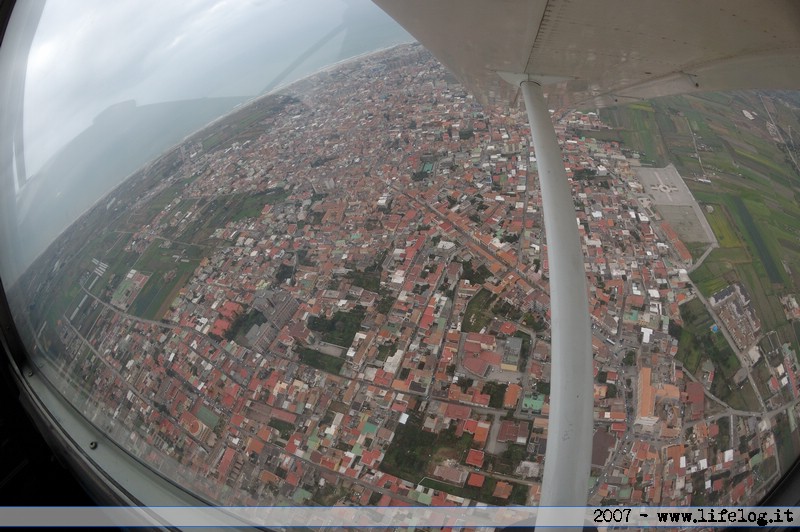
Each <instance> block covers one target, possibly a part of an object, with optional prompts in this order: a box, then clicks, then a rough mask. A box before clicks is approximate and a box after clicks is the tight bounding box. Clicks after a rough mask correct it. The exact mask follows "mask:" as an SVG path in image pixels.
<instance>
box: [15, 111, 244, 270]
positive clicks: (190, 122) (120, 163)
mask: <svg viewBox="0 0 800 532" xmlns="http://www.w3.org/2000/svg"><path fill="white" fill-rule="evenodd" d="M245 100H246V98H244V97H237V98H202V99H196V100H182V101H177V102H165V103H158V104H151V105H143V106H137V105H136V102H134V101H126V102H121V103H118V104H115V105H112V106H111V107H109V108H108V109H106V110H105V111H103V112H102V113H100V114H99V115H98V116H97V117H96V118H95V121H94V123H93V124H92V125H91V126H90V127H89V128H87V129H86V130H84V131H83V132H82V133H81V134H79V135H78V136H77V137H75V138H74V139H73V140H72V141H71V142H69V144H67V145H66V146H65V147H64V148H63V149H61V150H60V151H59V152H58V153H57V154H56V155H55V156H53V158H52V159H50V160H49V161H48V162H47V163H46V164H45V166H44V167H43V168H42V170H41V171H40V172H39V173H38V174H37V175H35V176H33V178H32V179H31V180H30V181H29V182H28V184H27V185H26V186H25V187H24V189H23V190H22V197H21V198H20V201H19V202H18V206H19V212H18V219H20V220H21V222H20V234H21V235H22V236H23V241H24V242H25V249H21V250H20V254H21V256H20V257H19V258H20V259H21V260H22V262H23V264H26V265H27V264H29V263H30V262H31V261H32V260H33V259H34V258H35V257H36V256H38V255H39V254H40V253H41V252H42V251H44V249H45V248H46V247H47V246H48V245H49V244H50V242H52V241H53V240H54V239H55V237H56V236H57V235H58V234H60V233H61V232H62V231H63V230H64V229H65V228H66V227H68V226H69V225H70V224H71V223H72V222H74V221H75V220H76V219H77V218H78V216H80V214H81V213H82V212H84V211H85V210H86V209H88V208H89V207H90V206H92V205H93V204H94V203H95V202H96V201H97V200H99V199H100V198H102V197H103V196H105V195H106V194H107V193H108V192H109V191H111V190H112V189H113V188H114V187H115V186H117V185H118V184H120V183H121V182H122V181H124V179H125V178H126V177H127V176H129V175H130V174H132V173H133V172H135V171H136V170H138V169H139V168H141V167H142V166H144V165H145V164H146V163H148V162H149V161H151V160H152V159H154V158H155V157H157V156H158V155H159V154H160V153H162V152H164V151H165V150H166V149H167V148H169V147H171V146H173V145H175V144H177V143H178V142H180V141H181V140H182V139H183V138H184V137H186V136H187V135H189V134H190V133H192V132H194V131H196V130H198V129H200V128H201V127H203V126H204V125H205V124H207V123H208V122H210V121H212V120H214V119H216V118H218V117H220V116H222V115H225V114H227V113H228V112H230V111H231V110H232V109H233V108H234V107H235V106H236V105H238V104H240V103H242V102H243V101H245Z"/></svg>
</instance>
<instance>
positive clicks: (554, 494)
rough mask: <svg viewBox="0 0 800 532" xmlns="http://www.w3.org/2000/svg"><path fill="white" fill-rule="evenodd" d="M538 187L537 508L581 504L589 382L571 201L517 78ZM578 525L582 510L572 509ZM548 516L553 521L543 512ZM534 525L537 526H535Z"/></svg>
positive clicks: (538, 112)
mask: <svg viewBox="0 0 800 532" xmlns="http://www.w3.org/2000/svg"><path fill="white" fill-rule="evenodd" d="M520 88H521V90H522V94H523V97H524V98H525V108H526V110H527V112H528V120H529V122H530V126H531V136H532V137H533V146H534V149H535V150H536V160H537V166H538V171H539V182H540V186H541V191H542V209H543V211H544V228H545V234H546V235H547V260H548V262H549V272H550V273H549V275H550V313H551V330H552V373H551V380H550V421H549V427H548V431H547V433H548V436H547V452H546V454H545V464H544V477H543V480H542V498H541V501H540V502H539V505H540V507H541V508H540V510H539V512H540V513H539V515H543V514H545V513H546V512H547V509H546V508H544V507H546V506H585V505H586V500H587V493H588V488H589V486H588V480H589V474H590V469H591V453H592V435H593V420H592V417H593V416H592V409H593V408H594V389H593V378H592V342H591V327H590V324H589V300H588V297H587V290H586V274H585V273H584V266H583V251H582V250H581V242H580V236H579V234H578V227H577V222H576V219H575V205H574V203H573V200H572V192H571V190H570V187H569V183H568V182H567V174H566V172H565V171H564V162H563V160H562V158H561V149H560V148H559V147H558V141H557V139H556V132H555V129H554V128H553V122H552V121H551V119H550V113H549V112H548V110H547V105H546V103H545V99H544V95H543V93H542V87H541V85H540V84H539V83H537V82H535V81H530V80H527V79H526V80H523V81H522V82H521V83H520ZM574 517H575V519H576V522H575V523H565V524H570V525H574V526H583V512H575V516H574ZM548 522H556V521H555V518H554V517H553V518H548ZM537 530H538V529H537Z"/></svg>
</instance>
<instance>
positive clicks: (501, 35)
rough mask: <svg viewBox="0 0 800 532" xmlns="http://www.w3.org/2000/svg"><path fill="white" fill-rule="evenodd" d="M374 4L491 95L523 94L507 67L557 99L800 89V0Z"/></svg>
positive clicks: (589, 101) (575, 102) (588, 102)
mask: <svg viewBox="0 0 800 532" xmlns="http://www.w3.org/2000/svg"><path fill="white" fill-rule="evenodd" d="M374 2H375V3H376V4H378V5H379V6H380V7H381V8H382V9H383V10H384V11H386V13H388V14H389V15H390V16H391V17H392V18H394V19H395V20H396V21H397V22H399V23H400V24H401V25H402V26H403V27H404V28H405V29H406V30H407V31H408V32H409V33H411V34H412V35H413V36H414V37H415V38H416V39H417V40H418V41H419V42H420V43H422V44H423V45H424V46H425V47H426V48H427V49H428V50H430V51H431V52H432V53H433V54H434V55H435V56H436V57H437V58H438V59H439V60H440V61H441V62H442V63H444V64H445V65H446V66H447V67H448V68H449V69H450V70H452V72H453V73H454V74H455V75H456V76H457V77H458V78H460V80H461V81H462V82H463V83H465V84H466V86H467V87H468V88H469V89H470V91H471V92H473V94H475V95H476V96H477V97H478V98H479V99H481V100H483V101H484V102H485V101H486V100H487V99H489V98H491V97H493V96H496V97H504V98H507V99H512V98H515V97H516V95H515V94H514V90H515V89H514V88H513V87H510V86H507V84H505V83H504V82H503V81H502V80H501V79H500V77H499V76H498V75H497V73H498V72H513V73H526V74H530V75H533V76H536V77H538V78H540V79H543V81H544V83H543V85H544V86H545V91H546V92H547V93H548V103H549V105H550V106H551V107H566V106H569V107H573V108H574V107H581V106H591V107H603V106H608V105H614V104H615V103H626V102H630V101H634V100H636V99H646V98H653V97H657V96H666V95H670V94H679V93H689V92H696V91H718V90H733V89H756V88H772V89H798V88H800V2H795V1H793V0H761V1H758V2H753V1H751V0H704V1H702V2H697V1H694V0H675V1H669V2H664V1H663V0H637V1H634V2H631V1H626V0H603V1H599V2H598V1H592V0H494V1H486V0H374ZM554 98H557V99H556V100H554Z"/></svg>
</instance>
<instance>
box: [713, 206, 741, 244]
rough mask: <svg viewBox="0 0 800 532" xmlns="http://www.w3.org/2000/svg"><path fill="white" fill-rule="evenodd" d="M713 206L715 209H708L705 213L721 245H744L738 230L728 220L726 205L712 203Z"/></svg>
mask: <svg viewBox="0 0 800 532" xmlns="http://www.w3.org/2000/svg"><path fill="white" fill-rule="evenodd" d="M711 207H712V208H713V209H714V210H713V212H708V210H707V209H706V211H705V215H706V219H708V223H709V224H710V225H711V229H712V230H713V231H714V235H715V236H716V237H717V241H718V242H719V245H720V247H723V248H734V247H741V246H742V245H743V244H742V241H741V240H739V237H738V236H737V235H736V231H735V230H734V228H733V227H732V226H731V223H730V221H729V220H728V214H727V213H726V212H725V206H724V205H722V204H720V203H717V204H714V205H711Z"/></svg>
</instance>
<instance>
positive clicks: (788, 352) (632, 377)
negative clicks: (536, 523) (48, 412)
mask: <svg viewBox="0 0 800 532" xmlns="http://www.w3.org/2000/svg"><path fill="white" fill-rule="evenodd" d="M300 4H302V5H300ZM90 7H91V9H90ZM85 8H86V11H85V12H83V11H81V12H76V11H72V10H74V9H75V8H74V6H73V7H70V8H69V9H70V16H67V15H66V14H65V13H61V12H59V10H62V9H64V6H63V5H58V4H47V5H46V6H45V8H44V11H43V13H42V17H41V23H40V25H39V29H38V32H37V33H36V35H35V37H33V41H32V44H31V53H30V56H29V57H28V64H27V77H26V81H25V93H24V113H22V116H24V146H25V150H24V153H23V152H19V153H16V154H15V155H14V156H13V162H14V164H13V168H14V169H15V170H14V172H13V173H11V174H9V179H8V182H7V183H4V184H3V186H4V189H3V191H2V194H3V195H4V197H5V200H6V201H5V202H4V205H10V206H11V209H10V210H9V211H8V212H10V213H12V215H13V219H10V220H6V227H5V228H4V229H5V232H4V234H10V235H11V236H9V237H6V239H5V240H4V242H5V244H6V246H7V249H4V250H3V255H4V256H5V258H4V259H3V263H2V264H3V266H2V267H3V271H2V272H1V273H2V275H3V280H4V285H5V286H6V287H7V293H8V297H9V300H10V302H11V304H12V308H13V309H14V310H15V311H16V312H17V313H18V314H17V323H18V326H19V329H20V332H21V334H22V335H23V337H24V338H25V340H26V342H27V344H28V346H29V348H30V351H31V353H32V355H33V356H34V358H35V360H36V362H37V364H39V365H41V366H42V367H43V369H44V370H46V373H47V374H48V375H49V378H50V379H51V381H52V382H54V383H55V384H57V386H58V388H59V390H60V391H61V393H62V394H63V395H64V397H65V398H66V399H67V400H69V401H70V402H72V403H73V404H75V405H76V406H77V407H78V408H79V409H80V410H81V411H82V412H84V413H85V414H86V416H87V417H88V418H89V419H90V420H92V421H93V422H94V423H96V424H97V426H98V427H101V428H102V429H103V430H104V431H105V432H107V433H108V434H109V435H111V437H113V438H114V439H115V440H116V441H118V442H119V443H120V444H121V445H122V446H123V447H125V448H126V449H128V450H129V451H130V452H131V453H132V454H133V455H134V456H136V457H138V458H140V459H141V460H142V462H144V463H145V464H147V465H148V466H150V467H153V468H155V469H157V470H159V471H161V472H163V473H164V474H166V475H167V476H168V477H169V478H171V479H174V480H175V481H176V482H177V483H179V484H180V485H182V486H185V487H186V488H188V489H191V490H193V491H195V492H197V493H199V494H201V495H202V496H203V497H206V498H208V499H210V500H212V501H214V502H217V503H221V504H227V505H235V504H248V505H250V504H261V505H277V504H302V505H313V504H320V505H334V504H358V505H389V504H409V505H448V504H470V503H473V502H474V503H478V502H480V503H489V504H497V505H506V504H535V503H536V502H537V501H538V499H539V496H540V490H541V483H540V482H541V474H542V471H543V459H544V453H545V449H546V447H547V426H548V410H549V399H548V396H549V367H550V361H549V355H550V351H549V333H548V331H549V326H550V325H549V315H548V308H549V297H548V289H547V288H548V287H547V277H548V264H547V260H546V254H545V248H546V242H545V238H544V234H543V229H542V221H541V213H540V211H541V201H540V197H539V194H538V190H537V182H536V159H535V154H534V153H533V152H532V148H531V147H530V145H529V140H528V139H529V129H528V127H527V119H526V117H525V113H524V110H523V109H521V108H520V107H518V106H516V105H509V104H508V103H507V102H492V103H490V104H489V105H487V106H481V105H479V104H478V103H477V102H476V101H475V100H474V99H473V98H472V96H471V95H470V94H468V93H467V92H466V91H465V90H464V89H463V87H462V86H461V85H460V84H459V82H458V81H457V80H456V78H455V77H453V75H452V74H450V73H449V72H448V71H447V70H446V69H445V68H443V67H442V66H441V65H440V64H439V63H438V62H437V61H436V60H435V59H433V58H432V56H431V55H430V54H429V53H428V52H426V51H425V50H424V49H423V48H422V47H421V46H419V45H417V44H413V43H412V44H409V43H406V44H399V45H398V43H399V42H403V41H410V37H408V36H407V34H405V33H404V32H403V31H402V30H401V29H399V28H398V27H397V26H396V25H394V24H393V23H392V22H391V21H390V20H389V19H387V18H386V17H385V15H383V14H382V13H381V12H380V11H379V10H377V8H375V7H374V6H372V4H371V3H369V2H362V1H349V2H345V3H331V2H311V1H307V2H300V3H299V2H292V3H286V2H265V3H262V4H259V5H253V6H247V8H248V10H244V5H241V6H240V5H238V4H237V5H236V7H232V6H224V5H222V4H212V3H209V5H208V6H204V7H203V8H201V9H197V8H192V9H191V10H190V11H184V9H188V8H186V7H184V6H183V5H181V6H177V5H176V6H172V8H170V9H168V10H167V12H166V14H165V13H160V14H159V16H158V17H154V16H153V15H152V14H150V13H146V12H142V11H141V9H140V6H138V5H137V7H135V8H134V7H132V4H131V5H128V4H127V3H117V4H115V5H113V6H107V5H105V3H103V4H102V6H99V5H98V6H93V7H92V6H88V5H87V6H85ZM239 9H241V10H242V11H241V12H240V11H238V10H239ZM134 26H135V27H137V28H141V30H140V31H139V32H131V33H130V34H129V33H125V32H121V31H119V28H121V27H134ZM101 45H102V46H101ZM98 47H100V49H101V52H102V53H98V54H95V53H90V52H89V50H97V49H98ZM3 53H7V52H6V50H5V47H4V50H3ZM353 56H356V57H355V58H354V57H353ZM71 61H72V62H71ZM798 106H800V98H799V97H798V95H797V93H789V92H747V93H744V92H740V93H724V94H703V95H695V96H686V97H669V98H663V99H659V100H654V101H651V102H639V103H635V104H631V105H628V106H624V107H615V108H610V109H600V110H578V111H572V110H559V111H558V112H557V113H555V114H554V120H555V121H556V124H557V126H556V129H557V132H558V135H559V140H560V142H561V143H562V149H563V155H564V164H565V167H566V168H567V169H568V175H569V177H570V178H571V179H572V187H573V191H574V199H575V216H576V223H578V224H579V227H580V231H581V233H582V237H583V242H584V245H585V248H584V251H585V256H586V274H587V278H588V280H589V282H590V306H591V314H592V318H593V346H594V360H595V367H596V383H595V390H594V391H595V419H596V432H595V436H594V442H593V456H592V461H593V476H592V478H591V479H587V481H588V484H589V488H588V489H589V495H590V499H589V500H590V503H592V504H598V505H599V504H603V505H610V504H615V503H623V504H632V505H633V504H658V505H665V506H666V505H673V504H674V505H686V504H690V503H691V504H694V505H700V504H708V505H715V504H752V503H755V502H757V501H758V500H759V499H760V498H761V497H762V496H763V494H764V493H765V491H766V490H768V489H769V488H770V487H772V486H773V485H774V484H775V482H776V481H777V480H778V479H779V478H780V476H781V475H782V474H783V473H785V472H786V471H787V470H788V468H789V466H790V465H791V464H792V463H793V462H794V461H795V459H796V457H797V455H798V452H800V447H798V445H800V440H798V433H797V430H796V426H797V412H796V409H795V406H796V404H797V402H798V399H797V397H798V392H799V391H800V388H798V384H797V364H798V361H797V354H798V352H800V350H799V349H798V336H797V334H798V330H797V329H798V326H797V323H798V321H797V318H798V317H800V307H799V306H798V302H797V296H796V293H797V285H798V272H799V271H800V270H798V264H799V263H800V262H799V261H798V256H800V246H798V244H797V242H798V238H797V237H798V220H800V212H799V211H800V207H798V202H797V194H798V192H797V191H798V190H800V188H798V183H799V182H800V176H799V175H798V171H799V170H800V168H799V167H798V166H797V156H798V154H797V147H796V145H795V142H794V137H795V136H797V131H798V127H800V124H798V115H797V109H798ZM19 120H23V119H22V118H19ZM212 120H213V121H212ZM210 121H211V122H210ZM209 122H210V123H209ZM4 127H6V125H5V124H4ZM6 134H8V133H6ZM7 216H9V214H7Z"/></svg>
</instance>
